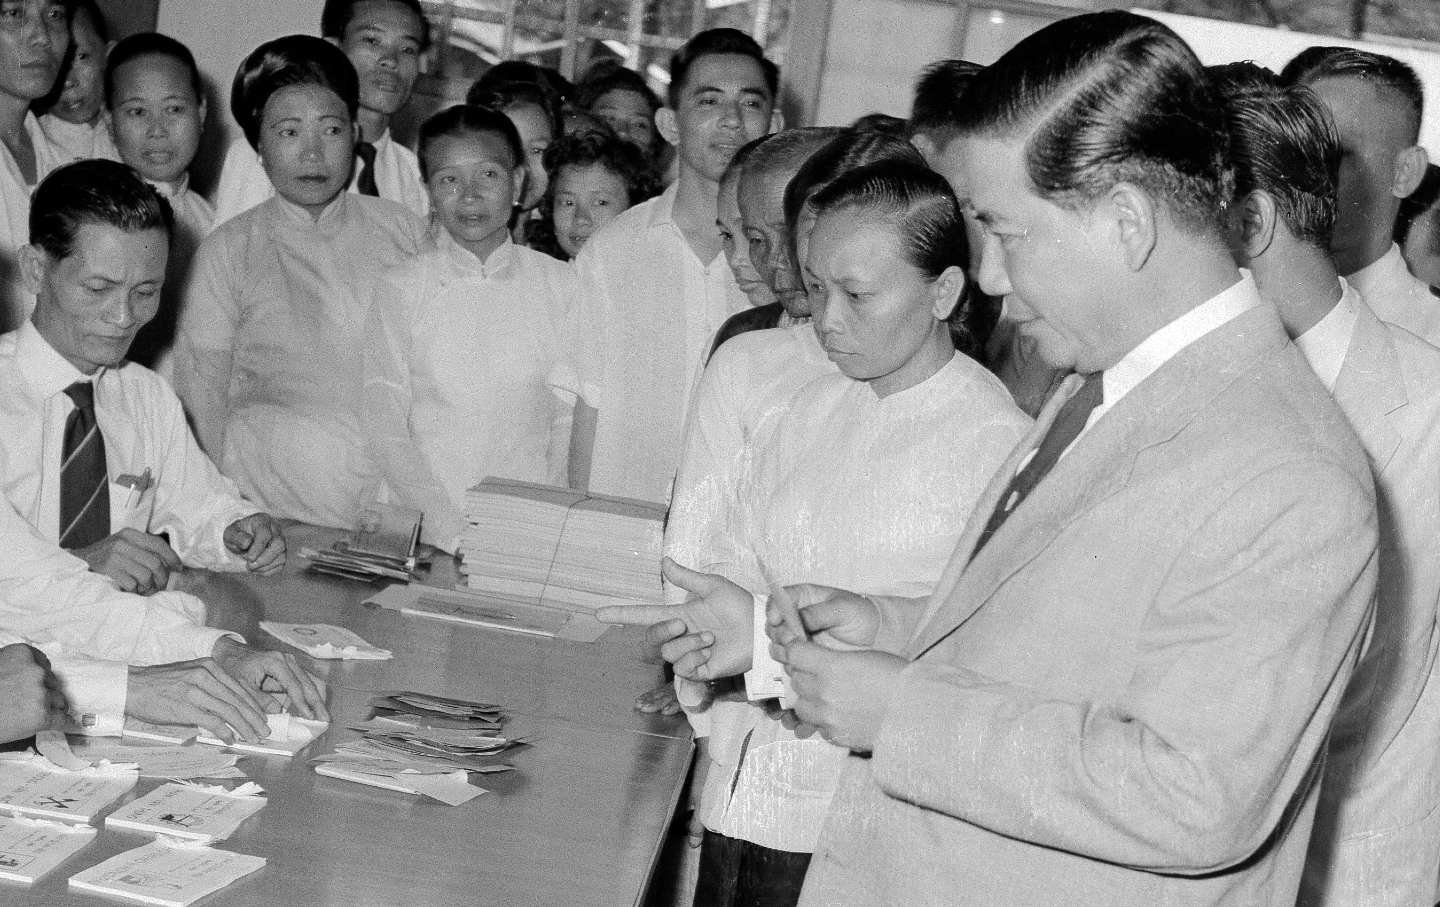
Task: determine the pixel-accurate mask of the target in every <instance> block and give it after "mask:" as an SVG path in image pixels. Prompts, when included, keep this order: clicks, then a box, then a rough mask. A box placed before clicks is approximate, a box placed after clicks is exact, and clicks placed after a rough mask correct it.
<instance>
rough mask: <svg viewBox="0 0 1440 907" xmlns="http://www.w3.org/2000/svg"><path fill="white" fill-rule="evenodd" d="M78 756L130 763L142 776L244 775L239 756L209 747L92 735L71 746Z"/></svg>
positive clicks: (228, 776)
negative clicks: (112, 739) (117, 740)
mask: <svg viewBox="0 0 1440 907" xmlns="http://www.w3.org/2000/svg"><path fill="white" fill-rule="evenodd" d="M72 750H73V751H74V753H75V755H76V756H78V757H79V758H81V759H85V760H87V761H89V762H91V763H95V762H100V761H102V760H104V761H106V762H111V763H116V764H129V765H134V766H137V767H138V768H139V771H140V777H142V778H170V779H173V780H177V781H183V780H185V779H187V778H243V777H245V773H244V772H242V771H240V770H239V769H237V768H235V763H236V762H237V761H239V759H240V757H239V756H237V755H236V754H234V753H226V752H223V751H221V750H217V749H215V748H214V747H208V746H137V745H132V744H126V743H111V742H108V741H103V740H97V739H96V738H93V737H89V738H85V739H84V740H81V741H80V742H77V743H76V744H74V745H73V746H72Z"/></svg>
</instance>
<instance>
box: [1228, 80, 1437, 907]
mask: <svg viewBox="0 0 1440 907" xmlns="http://www.w3.org/2000/svg"><path fill="white" fill-rule="evenodd" d="M1212 77H1213V79H1214V83H1215V86H1216V89H1217V90H1218V91H1219V92H1220V94H1221V95H1222V96H1223V98H1224V99H1225V102H1226V106H1227V108H1228V110H1229V121H1230V134H1231V147H1232V155H1233V157H1234V161H1235V182H1236V203H1235V205H1234V206H1233V208H1232V247H1233V248H1235V249H1236V250H1237V257H1238V258H1239V259H1240V263H1241V264H1243V265H1247V266H1249V268H1250V269H1251V271H1252V272H1253V274H1254V276H1255V283H1256V285H1257V286H1258V287H1259V288H1260V295H1261V296H1262V297H1264V298H1265V300H1266V301H1267V302H1269V303H1271V304H1272V305H1274V306H1275V309H1276V311H1278V312H1279V315H1280V320H1281V321H1282V322H1283V323H1284V325H1285V329H1286V331H1287V332H1288V333H1289V334H1290V336H1292V337H1294V338H1295V342H1296V345H1297V346H1299V348H1300V351H1301V353H1303V354H1304V355H1305V358H1306V359H1307V360H1308V361H1309V363H1310V366H1311V367H1312V368H1313V369H1314V370H1315V373H1316V375H1318V376H1319V378H1320V380H1321V381H1322V382H1323V383H1324V384H1325V385H1326V386H1327V387H1329V388H1330V389H1331V392H1332V393H1333V394H1334V397H1335V402H1336V403H1338V404H1339V405H1340V409H1341V410H1342V411H1343V412H1344V413H1345V415H1346V417H1347V418H1348V419H1349V420H1350V424H1351V425H1352V426H1353V427H1354V428H1355V431H1356V432H1357V433H1358V434H1359V436H1360V441H1361V443H1362V444H1363V445H1364V446H1365V451H1366V454H1367V455H1368V456H1369V459H1370V465H1371V468H1372V469H1373V470H1374V473H1375V479H1376V482H1375V491H1376V499H1377V504H1378V511H1379V526H1380V561H1379V563H1380V570H1379V584H1378V592H1377V596H1376V605H1375V629H1374V631H1373V636H1372V638H1371V640H1370V643H1369V646H1368V647H1367V649H1366V651H1365V655H1364V656H1363V657H1362V658H1361V660H1360V665H1359V667H1358V668H1357V669H1356V673H1355V675H1354V677H1352V678H1351V681H1350V686H1349V687H1348V688H1347V690H1346V692H1345V697H1344V699H1342V700H1341V704H1340V712H1339V714H1338V716H1337V717H1336V720H1335V724H1334V726H1333V728H1332V730H1331V738H1330V744H1329V748H1328V749H1329V755H1328V757H1327V761H1326V766H1325V779H1324V782H1323V784H1322V787H1321V793H1320V806H1319V811H1318V813H1317V815H1316V819H1315V830H1314V833H1313V834H1312V836H1311V839H1310V855H1309V858H1308V860H1307V865H1306V869H1305V878H1304V880H1303V882H1302V885H1301V891H1300V903H1301V904H1305V905H1312V904H1314V905H1318V904H1335V905H1347V904H1365V905H1367V907H1384V905H1394V907H1409V905H1415V904H1425V905H1428V904H1430V903H1432V902H1433V894H1434V889H1435V878H1436V876H1437V874H1440V677H1437V676H1435V663H1436V654H1437V648H1440V633H1437V631H1436V611H1437V608H1440V560H1437V559H1436V558H1435V557H1434V556H1433V550H1432V549H1433V546H1434V543H1435V539H1436V538H1440V468H1437V464H1440V350H1437V349H1435V348H1434V347H1432V346H1430V345H1429V344H1427V343H1425V342H1424V341H1422V340H1421V339H1420V338H1418V337H1416V336H1415V335H1414V334H1411V333H1410V332H1408V331H1406V330H1404V329H1402V328H1398V327H1395V326H1394V325H1389V324H1385V323H1383V322H1382V321H1380V319H1378V318H1377V317H1375V314H1374V313H1373V312H1372V311H1371V309H1370V306H1369V304H1368V300H1366V299H1363V298H1362V297H1361V296H1360V294H1359V293H1357V292H1356V291H1355V289H1354V287H1352V286H1350V285H1349V284H1348V283H1346V282H1345V281H1344V280H1343V279H1340V278H1339V276H1338V274H1337V273H1336V270H1335V265H1334V264H1333V263H1332V262H1331V259H1330V257H1329V255H1328V253H1327V247H1328V244H1329V241H1330V231H1331V229H1332V227H1333V225H1334V223H1335V216H1336V214H1335V198H1336V192H1335V184H1336V174H1337V172H1338V171H1339V165H1340V157H1341V150H1340V140H1339V137H1338V136H1337V134H1336V131H1335V127H1334V125H1333V123H1332V121H1331V119H1330V116H1329V114H1328V113H1327V112H1326V110H1325V108H1324V106H1323V105H1322V104H1321V103H1320V101H1319V99H1318V98H1316V97H1315V95H1314V94H1313V93H1312V92H1311V91H1310V90H1309V89H1306V88H1303V87H1298V86H1294V87H1284V86H1282V85H1281V84H1280V82H1279V80H1278V79H1277V78H1276V77H1275V76H1274V74H1273V73H1270V72H1268V71H1267V70H1264V69H1261V68H1260V67H1258V66H1255V65H1254V64H1250V63H1236V64H1231V65H1229V66H1224V67H1217V68H1216V69H1215V70H1212Z"/></svg>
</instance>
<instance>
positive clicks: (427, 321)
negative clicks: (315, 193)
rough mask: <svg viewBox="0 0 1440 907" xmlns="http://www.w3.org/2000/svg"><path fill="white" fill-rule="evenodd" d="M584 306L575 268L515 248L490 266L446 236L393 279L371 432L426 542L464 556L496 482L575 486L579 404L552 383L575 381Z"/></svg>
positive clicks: (368, 397)
mask: <svg viewBox="0 0 1440 907" xmlns="http://www.w3.org/2000/svg"><path fill="white" fill-rule="evenodd" d="M574 296H575V284H574V272H573V271H572V270H571V269H570V267H569V265H567V264H565V263H564V262H561V261H557V260H556V259H554V258H551V257H550V256H548V255H544V254H542V253H539V252H535V251H533V250H531V249H527V248H524V247H522V246H517V245H515V244H514V243H512V242H510V240H509V239H508V238H507V239H506V240H505V243H504V245H502V246H500V247H499V248H498V249H496V250H495V252H493V253H492V254H491V255H490V257H489V259H487V260H486V261H484V262H481V261H480V260H479V259H477V258H476V257H475V256H474V255H473V254H471V253H470V252H469V251H468V250H466V249H465V248H463V247H461V246H460V245H459V244H458V243H456V242H455V240H454V239H452V238H451V236H450V234H449V233H447V232H445V231H443V230H442V231H440V233H439V236H438V237H437V239H436V248H435V249H433V250H430V251H427V252H424V253H422V254H421V255H419V256H417V257H416V258H413V259H411V260H410V261H408V262H405V263H404V264H403V265H401V266H400V267H398V268H396V269H395V270H394V271H393V272H392V273H391V274H390V276H389V278H388V279H386V280H384V281H382V282H381V284H380V286H379V290H378V293H377V294H376V298H375V303H374V305H373V307H372V308H371V311H370V317H369V322H368V325H367V329H366V341H365V365H364V374H365V405H364V409H363V412H364V417H363V418H364V426H365V434H366V438H367V440H368V442H369V444H370V449H371V452H372V453H373V455H374V457H375V460H376V463H377V464H378V465H379V468H380V472H381V476H382V477H383V478H384V481H385V484H386V486H387V488H388V489H389V492H390V495H391V497H392V499H396V500H398V501H399V502H400V503H403V504H406V505H408V506H411V507H418V508H420V509H421V510H423V511H425V523H424V525H425V539H426V541H429V542H432V543H433V544H436V545H439V546H440V547H442V548H447V549H452V550H453V548H454V544H455V537H456V535H457V534H458V533H459V531H460V529H461V523H462V514H463V506H464V499H465V490H466V489H467V488H469V487H470V486H471V485H474V484H475V483H476V482H479V481H480V480H481V479H483V478H485V477H486V476H490V475H493V476H500V477H503V478H510V479H521V480H524V481H530V482H543V483H548V484H560V485H563V484H565V471H566V469H565V467H566V463H567V456H568V451H569V440H570V431H569V429H570V414H571V412H572V411H573V405H574V400H573V399H569V400H562V399H561V398H560V397H558V396H557V395H556V394H555V393H553V392H552V391H551V389H550V387H549V386H548V385H549V384H550V383H552V382H554V383H562V384H564V383H573V379H566V378H564V377H563V374H564V372H565V370H567V369H568V368H569V366H568V355H569V351H570V348H571V346H572V341H571V340H570V333H569V332H570V331H571V325H570V322H569V317H568V316H569V313H570V305H571V303H572V301H573V299H574ZM557 376H559V377H558V379H557ZM552 435H553V440H554V443H552Z"/></svg>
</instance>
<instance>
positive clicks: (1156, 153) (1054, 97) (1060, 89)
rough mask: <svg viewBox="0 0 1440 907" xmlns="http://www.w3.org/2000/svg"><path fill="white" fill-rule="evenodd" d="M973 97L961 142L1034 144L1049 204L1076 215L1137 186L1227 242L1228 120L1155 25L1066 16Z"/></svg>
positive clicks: (1179, 48)
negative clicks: (966, 138) (1112, 192)
mask: <svg viewBox="0 0 1440 907" xmlns="http://www.w3.org/2000/svg"><path fill="white" fill-rule="evenodd" d="M965 100H966V103H965V104H964V109H963V110H961V111H960V112H959V120H958V122H957V124H956V125H957V134H961V135H983V136H989V137H994V138H1024V140H1025V161H1024V164H1025V169H1026V172H1027V174H1028V176H1029V178H1030V182H1031V184H1032V185H1033V186H1034V188H1035V192H1036V194H1037V195H1039V196H1040V197H1041V198H1044V199H1047V200H1049V201H1050V202H1052V203H1053V204H1056V205H1059V206H1061V207H1065V208H1069V209H1072V210H1074V209H1078V208H1080V207H1082V206H1085V205H1087V204H1089V203H1091V202H1093V201H1094V200H1096V199H1098V198H1099V197H1100V196H1101V195H1102V194H1104V193H1105V192H1106V191H1107V190H1109V189H1110V188H1112V187H1113V186H1115V185H1116V184H1117V183H1121V182H1127V183H1131V184H1133V185H1135V186H1138V187H1140V188H1141V189H1142V190H1143V191H1144V192H1146V193H1147V194H1148V195H1149V196H1150V197H1151V198H1152V199H1155V200H1156V201H1157V202H1158V203H1159V204H1160V205H1161V206H1162V207H1164V208H1166V209H1167V210H1168V211H1169V213H1170V216H1171V217H1172V218H1173V220H1174V221H1175V222H1176V223H1177V224H1178V225H1179V226H1181V227H1182V228H1185V229H1188V230H1189V231H1191V232H1201V233H1210V234H1216V235H1218V234H1219V232H1220V229H1221V225H1220V221H1221V212H1222V209H1223V206H1224V203H1225V202H1226V201H1227V200H1228V198H1229V196H1230V192H1231V183H1232V178H1231V174H1230V167H1229V162H1228V160H1227V153H1228V148H1227V146H1228V140H1227V138H1226V135H1225V118H1224V114H1223V111H1222V109H1221V106H1220V104H1219V103H1218V101H1217V100H1216V99H1215V97H1214V93H1213V92H1212V91H1211V90H1210V87H1209V82H1208V80H1207V79H1206V77H1205V71H1204V69H1203V68H1202V67H1201V65H1200V61H1199V60H1198V59H1196V57H1195V54H1194V52H1193V51H1191V50H1190V48H1189V46H1187V45H1186V44H1185V42H1184V41H1182V40H1181V39H1180V36H1178V35H1176V34H1175V33H1174V32H1173V31H1171V30H1170V29H1169V28H1166V27H1165V26H1164V25H1162V24H1160V23H1159V22H1156V21H1155V20H1154V19H1148V18H1146V17H1144V16H1137V15H1135V14H1134V13H1127V12H1120V11H1114V10H1112V11H1108V12H1101V13H1088V14H1085V15H1081V16H1074V17H1071V18H1069V19H1061V20H1060V21H1058V22H1055V23H1052V24H1050V25H1048V26H1046V27H1045V28H1043V29H1041V30H1040V31H1038V32H1036V33H1035V34H1033V35H1031V36H1030V37H1028V38H1026V39H1025V40H1023V41H1021V42H1020V43H1019V44H1017V45H1016V46H1015V47H1014V48H1012V49H1011V50H1010V51H1009V52H1008V53H1006V54H1005V55H1004V56H1003V57H1001V58H1000V59H999V60H998V61H996V62H995V63H994V64H993V65H992V66H988V67H986V68H985V69H983V70H981V71H980V72H979V73H978V74H977V75H976V76H975V79H974V81H972V82H971V83H970V87H969V88H968V89H967V90H966V97H965Z"/></svg>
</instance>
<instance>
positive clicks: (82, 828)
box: [0, 816, 95, 885]
mask: <svg viewBox="0 0 1440 907" xmlns="http://www.w3.org/2000/svg"><path fill="white" fill-rule="evenodd" d="M94 839H95V829H94V828H93V827H91V826H89V825H70V824H67V823H65V822H47V821H45V820H44V819H24V818H20V817H18V816H9V817H7V816H0V879H8V880H10V881H12V882H24V883H25V884H26V885H29V884H32V883H34V882H37V881H39V880H40V879H41V878H43V877H44V876H46V875H47V874H49V873H50V871H51V870H53V869H54V868H55V867H56V866H59V865H60V864H61V863H63V862H65V861H66V860H68V859H69V858H70V857H72V856H74V855H75V854H77V853H79V852H80V851H81V850H83V849H84V848H85V845H86V844H89V843H90V842H91V841H93V840H94Z"/></svg>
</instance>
